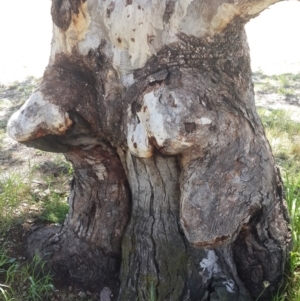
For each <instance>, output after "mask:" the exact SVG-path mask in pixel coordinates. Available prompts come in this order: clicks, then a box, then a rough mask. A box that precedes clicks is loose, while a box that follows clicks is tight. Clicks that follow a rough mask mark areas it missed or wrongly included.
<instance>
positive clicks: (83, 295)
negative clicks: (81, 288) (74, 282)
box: [78, 292, 86, 298]
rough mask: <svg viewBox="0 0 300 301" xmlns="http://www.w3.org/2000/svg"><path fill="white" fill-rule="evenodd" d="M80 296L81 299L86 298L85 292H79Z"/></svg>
mask: <svg viewBox="0 0 300 301" xmlns="http://www.w3.org/2000/svg"><path fill="white" fill-rule="evenodd" d="M78 296H79V297H80V298H84V297H86V293H85V292H79V293H78Z"/></svg>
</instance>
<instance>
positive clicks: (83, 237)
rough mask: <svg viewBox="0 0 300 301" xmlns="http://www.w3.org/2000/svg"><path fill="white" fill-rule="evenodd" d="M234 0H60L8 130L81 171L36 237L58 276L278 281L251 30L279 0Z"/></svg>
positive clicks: (230, 283) (235, 285)
mask: <svg viewBox="0 0 300 301" xmlns="http://www.w3.org/2000/svg"><path fill="white" fill-rule="evenodd" d="M231 2H232V3H225V2H224V3H223V2H222V1H209V2H208V1H184V0H182V1H166V2H164V1H162V2H159V3H158V2H155V1H150V0H149V1H144V2H143V3H142V2H141V1H124V2H116V1H111V2H110V3H108V2H106V1H92V0H87V1H71V0H63V1H58V0H57V1H56V0H55V1H53V7H52V17H53V21H54V23H55V24H56V26H55V27H54V40H53V41H54V43H53V47H52V48H53V49H52V56H51V59H50V64H49V66H48V67H47V69H46V71H45V74H44V79H43V83H42V85H41V87H40V88H39V89H38V91H36V92H35V94H34V95H33V96H32V98H31V99H29V100H28V102H27V103H26V104H25V105H24V107H23V108H22V109H21V111H20V112H19V113H17V114H16V115H15V116H13V117H12V119H11V121H10V123H9V126H8V129H9V133H10V135H11V136H12V137H14V138H15V139H17V140H19V141H21V142H23V143H26V144H28V145H30V146H33V147H37V148H42V149H44V150H48V151H58V152H64V153H66V157H67V159H68V160H70V161H71V162H72V164H73V166H74V170H75V177H74V183H73V185H72V187H71V194H70V198H69V202H70V212H69V214H68V216H67V218H66V221H65V223H64V225H63V226H62V227H61V228H60V229H56V228H48V229H46V230H44V229H40V230H38V231H36V232H35V233H33V234H32V235H31V236H30V237H29V240H28V242H29V243H28V244H29V251H30V253H31V254H34V253H35V252H36V251H37V250H40V252H41V253H43V254H48V257H49V263H50V264H52V266H53V269H54V271H55V272H57V273H58V274H61V275H63V277H64V278H66V279H67V278H68V279H71V280H75V281H77V282H79V283H81V284H85V285H98V287H99V289H101V288H102V287H103V286H109V287H110V288H111V289H112V290H113V292H114V299H115V300H119V301H123V300H124V301H125V300H149V299H150V295H151V294H152V296H155V298H156V300H183V301H186V300H190V301H196V300H197V301H198V300H201V301H205V300H220V301H221V300H222V301H226V300H228V301H229V300H230V301H232V300H237V301H246V300H249V301H250V300H256V299H257V297H258V296H259V295H260V294H261V292H262V291H264V293H263V295H262V296H261V297H260V300H271V296H272V294H273V293H274V292H276V291H277V289H278V288H279V286H280V284H281V283H282V281H283V275H284V270H285V266H286V263H287V256H288V252H289V248H290V237H289V230H288V220H289V219H288V214H287V212H286V207H285V201H284V199H283V195H282V183H281V180H280V176H279V172H278V171H277V170H276V168H275V163H274V159H273V157H272V154H271V150H270V147H269V144H268V142H267V140H266V138H265V133H264V130H263V127H262V124H261V122H260V120H259V117H258V116H257V113H256V111H255V104H254V93H253V87H252V83H251V70H250V59H249V49H248V46H247V41H246V36H245V33H244V29H243V26H244V24H245V22H246V21H247V20H249V19H250V18H251V17H253V16H255V15H256V14H258V13H259V12H260V11H262V10H263V9H264V8H266V7H267V6H268V5H270V4H272V3H274V2H276V1H271V0H270V1H264V2H263V3H262V2H261V1H251V2H249V1H231ZM125 12H126V14H125ZM154 20H155V22H154ZM133 21H134V22H133ZM130 22H133V23H130ZM145 24H146V25H149V26H148V27H143V26H144V25H145ZM132 26H133V27H132ZM95 41H98V42H97V43H96V42H95ZM95 43H96V44H95ZM95 45H96V47H95ZM45 107H46V108H47V110H46V109H45ZM46 111H47V114H45V113H40V114H39V112H46ZM45 233H46V234H45ZM118 278H119V281H120V284H119V281H118ZM264 281H267V282H268V283H270V286H269V287H268V288H266V289H264Z"/></svg>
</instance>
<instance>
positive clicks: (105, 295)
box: [100, 286, 112, 301]
mask: <svg viewBox="0 0 300 301" xmlns="http://www.w3.org/2000/svg"><path fill="white" fill-rule="evenodd" d="M111 295H112V292H111V290H110V288H109V287H107V286H105V287H104V288H103V289H102V291H101V293H100V301H111Z"/></svg>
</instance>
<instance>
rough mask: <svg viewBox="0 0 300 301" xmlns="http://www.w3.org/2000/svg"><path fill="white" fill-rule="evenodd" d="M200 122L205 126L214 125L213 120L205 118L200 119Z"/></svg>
mask: <svg viewBox="0 0 300 301" xmlns="http://www.w3.org/2000/svg"><path fill="white" fill-rule="evenodd" d="M200 121H201V124H203V125H205V124H211V123H212V120H210V119H208V118H205V117H202V118H200Z"/></svg>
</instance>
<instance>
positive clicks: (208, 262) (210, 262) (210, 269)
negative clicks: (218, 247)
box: [200, 250, 221, 280]
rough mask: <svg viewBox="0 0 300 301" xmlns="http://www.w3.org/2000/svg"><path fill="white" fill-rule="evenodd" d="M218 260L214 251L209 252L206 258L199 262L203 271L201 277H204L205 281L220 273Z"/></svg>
mask: <svg viewBox="0 0 300 301" xmlns="http://www.w3.org/2000/svg"><path fill="white" fill-rule="evenodd" d="M218 259H219V258H218V256H217V255H216V253H215V251H213V250H209V251H208V252H207V258H203V259H202V261H201V262H200V267H201V268H202V269H203V277H205V278H206V280H209V279H211V278H212V277H213V276H214V275H216V274H218V273H220V272H221V269H220V267H219V265H218Z"/></svg>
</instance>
